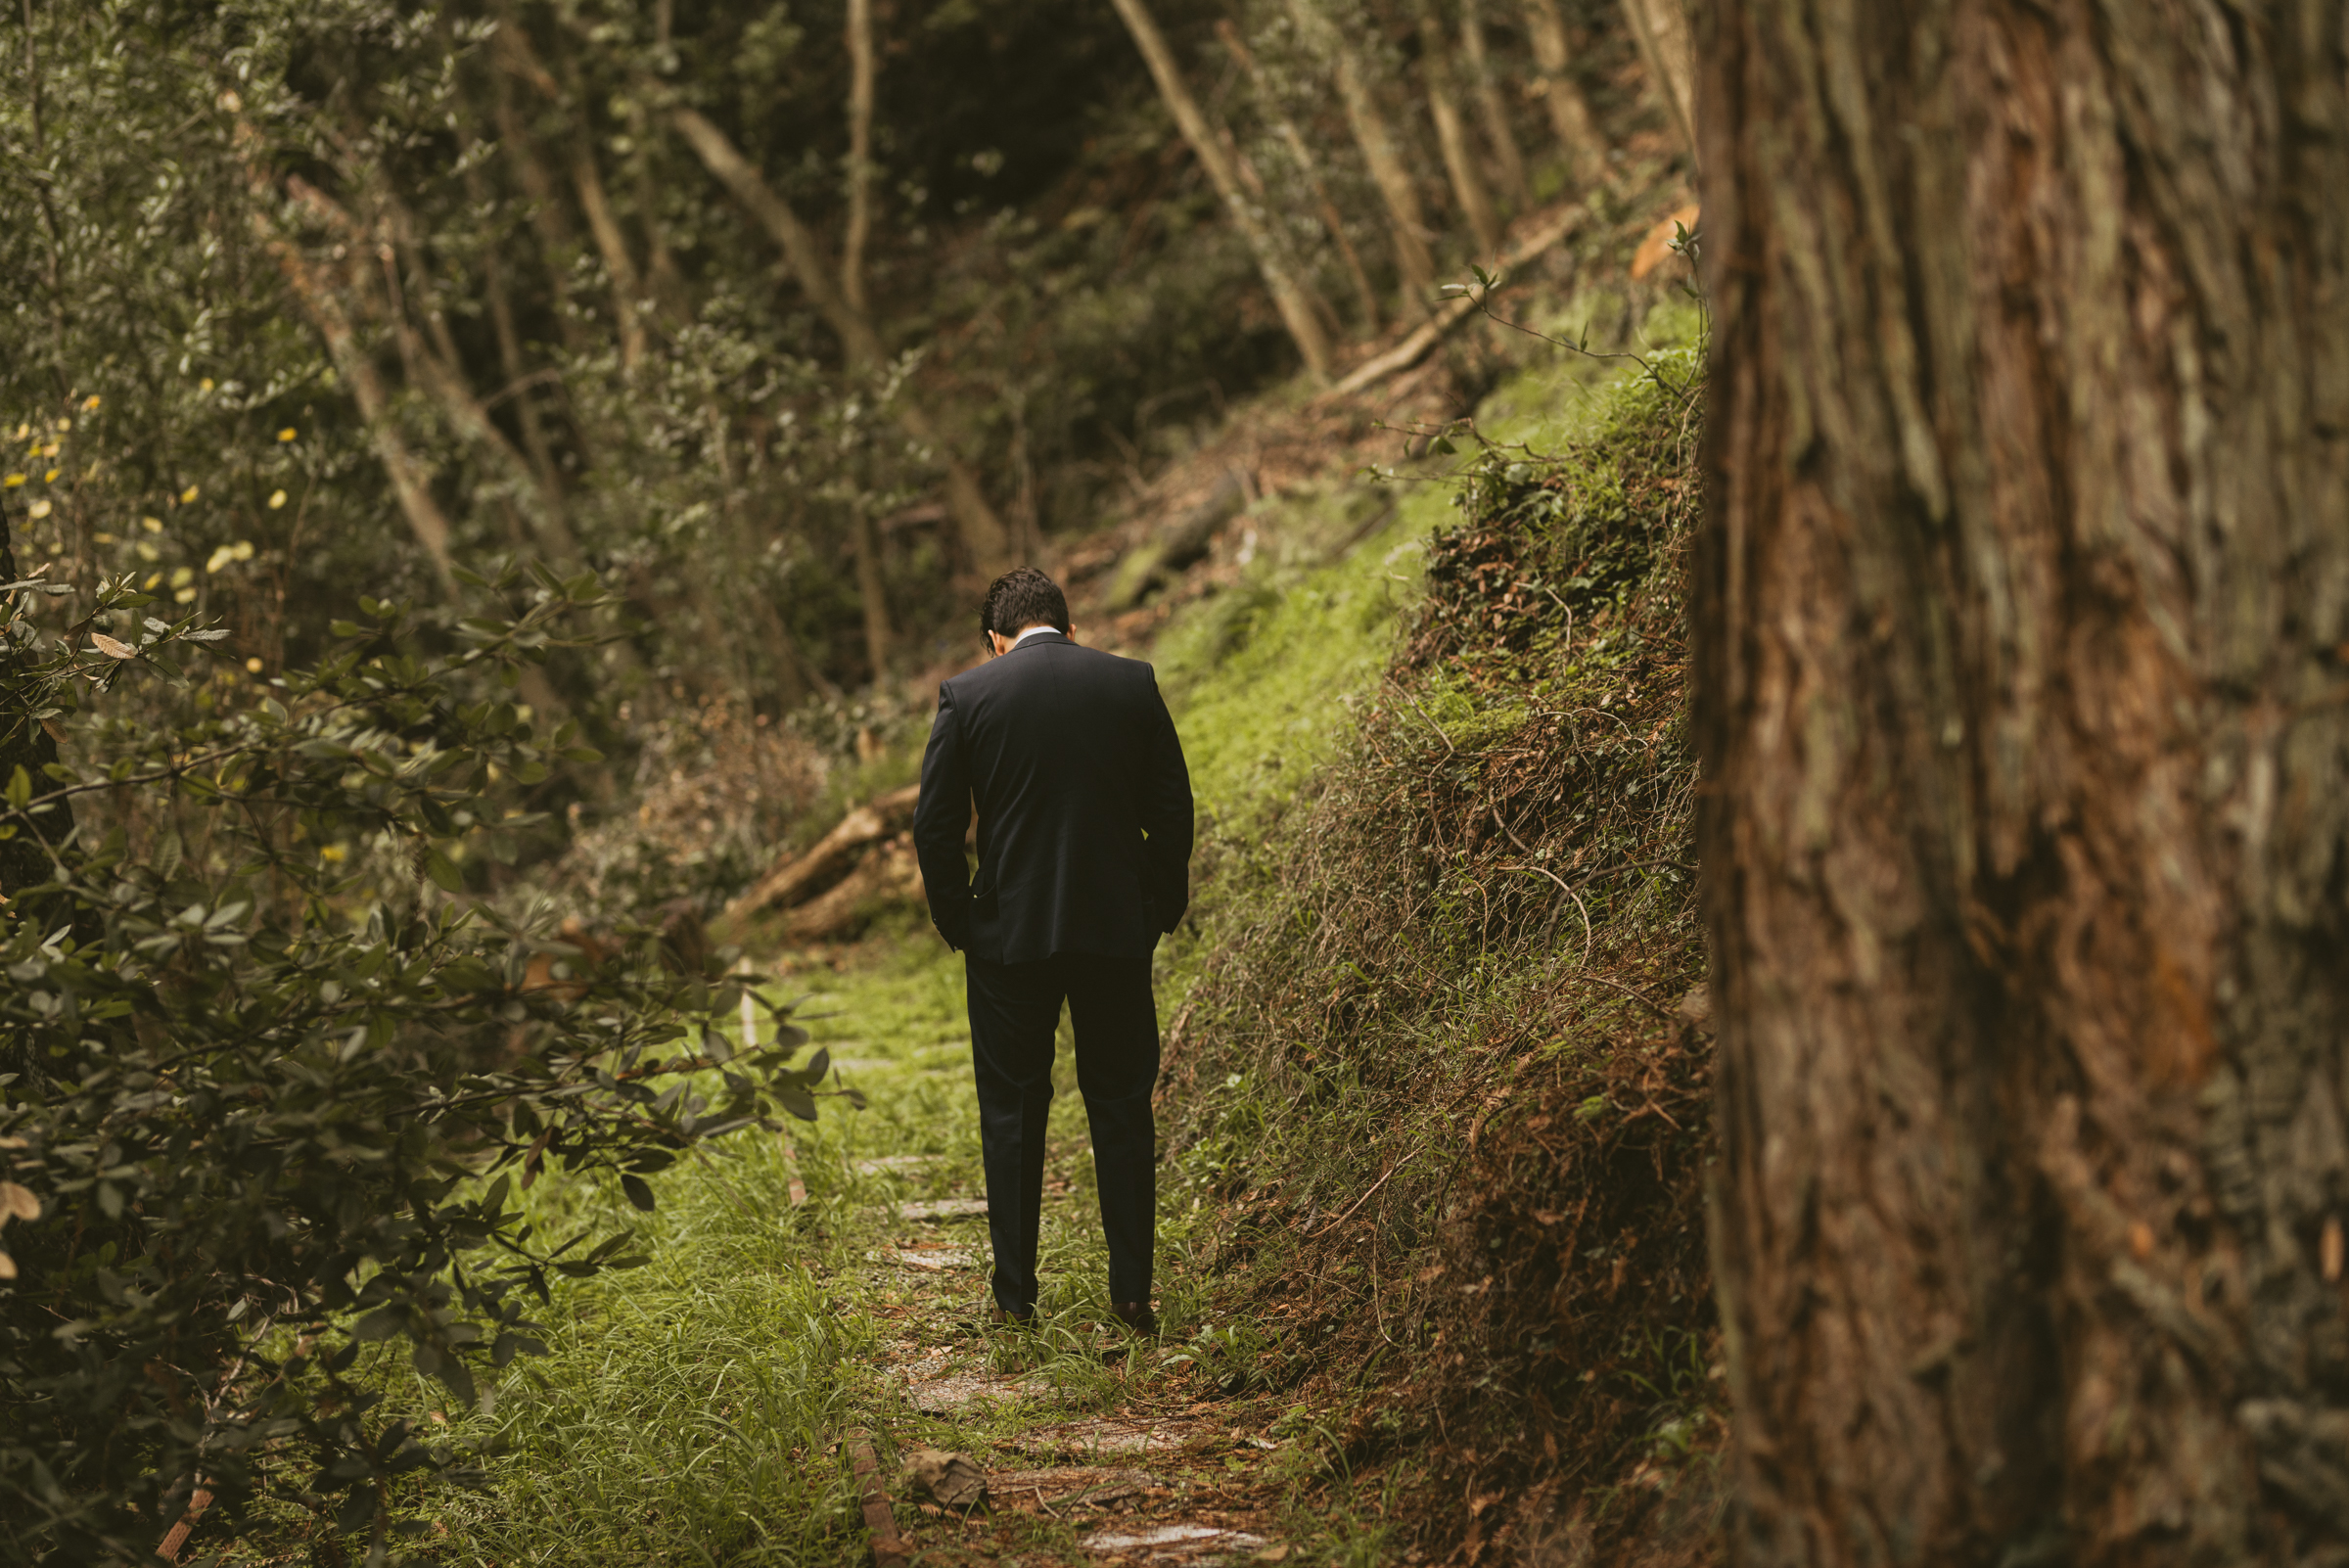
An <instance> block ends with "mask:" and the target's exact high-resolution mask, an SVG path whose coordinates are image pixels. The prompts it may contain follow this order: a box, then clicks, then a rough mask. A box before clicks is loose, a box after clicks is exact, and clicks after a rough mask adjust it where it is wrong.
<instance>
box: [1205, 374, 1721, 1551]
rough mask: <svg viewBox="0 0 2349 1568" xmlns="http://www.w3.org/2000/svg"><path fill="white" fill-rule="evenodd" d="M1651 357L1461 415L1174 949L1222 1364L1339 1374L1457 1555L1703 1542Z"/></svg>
mask: <svg viewBox="0 0 2349 1568" xmlns="http://www.w3.org/2000/svg"><path fill="white" fill-rule="evenodd" d="M1648 363H1649V365H1650V366H1651V367H1653V372H1661V374H1657V373H1652V372H1649V371H1642V372H1639V373H1635V374H1631V375H1625V376H1620V377H1618V378H1616V379H1615V380H1613V381H1612V382H1610V383H1609V384H1608V385H1607V386H1606V388H1605V389H1604V390H1603V391H1602V392H1599V393H1598V394H1597V395H1596V396H1595V398H1594V400H1593V401H1592V402H1591V403H1590V404H1589V407H1588V409H1587V410H1586V411H1585V417H1584V419H1583V420H1582V422H1581V426H1580V429H1579V430H1578V431H1577V433H1576V435H1575V438H1573V439H1572V440H1571V441H1570V442H1569V443H1567V444H1566V445H1564V446H1563V447H1562V448H1561V449H1558V450H1554V451H1539V450H1534V449H1531V448H1529V447H1524V446H1519V447H1514V448H1504V447H1500V446H1497V445H1487V446H1483V447H1481V448H1480V449H1478V451H1477V454H1476V455H1475V457H1474V458H1473V460H1472V461H1471V462H1470V463H1469V464H1468V466H1467V469H1466V473H1465V480H1464V489H1463V490H1462V492H1461V495H1460V500H1459V505H1460V508H1461V516H1460V518H1459V521H1458V522H1457V523H1456V524H1454V525H1453V526H1451V527H1449V528H1446V529H1443V530H1438V531H1437V532H1436V533H1435V534H1434V535H1433V536H1432V537H1431V538H1429V539H1428V541H1427V543H1426V546H1425V568H1424V582H1423V586H1422V587H1421V588H1420V591H1419V593H1418V594H1417V596H1416V597H1417V608H1416V610H1415V612H1412V613H1409V614H1408V618H1407V626H1408V629H1407V631H1406V632H1405V635H1404V636H1403V638H1402V640H1401V643H1400V646H1394V647H1393V652H1392V656H1391V658H1390V659H1389V661H1388V663H1387V666H1386V669H1385V670H1384V673H1383V675H1381V676H1380V677H1379V678H1378V681H1377V684H1376V687H1375V690H1374V692H1373V694H1372V695H1371V696H1370V697H1369V699H1368V700H1367V701H1365V702H1363V703H1361V704H1360V705H1359V711H1358V712H1357V714H1356V715H1355V719H1354V723H1353V728H1352V733H1351V735H1350V736H1348V735H1345V734H1343V733H1341V735H1340V738H1339V743H1338V744H1337V745H1336V746H1335V747H1334V748H1333V749H1332V750H1331V751H1330V752H1329V754H1328V760H1327V761H1326V762H1324V763H1323V764H1322V765H1321V766H1320V767H1319V769H1318V770H1317V771H1316V772H1314V773H1313V775H1312V777H1311V780H1310V782H1309V783H1307V784H1305V785H1304V786H1303V787H1302V788H1300V789H1298V790H1297V791H1296V792H1295V794H1294V795H1293V796H1291V797H1290V798H1289V799H1288V800H1287V802H1286V804H1285V807H1283V806H1278V805H1275V806H1274V807H1268V808H1267V809H1266V810H1264V811H1261V812H1259V813H1257V818H1256V819H1255V820H1253V821H1251V822H1250V823H1249V824H1248V827H1247V831H1245V832H1225V833H1221V834H1218V835H1217V836H1216V837H1215V839H1214V841H1213V842H1212V844H1211V846H1210V851H1209V856H1208V858H1209V860H1210V862H1211V863H1212V865H1213V869H1214V875H1213V876H1212V877H1211V878H1210V879H1208V881H1207V885H1206V891H1205V893H1204V895H1203V899H1202V907H1201V910H1200V914H1199V916H1198V918H1197V922H1196V925H1197V935H1196V936H1194V937H1193V938H1192V939H1190V941H1189V943H1188V944H1187V945H1186V946H1185V947H1184V948H1181V949H1178V950H1177V951H1176V953H1175V954H1174V965H1175V967H1176V968H1177V969H1179V970H1182V971H1186V972H1188V973H1190V974H1191V975H1193V976H1194V977H1195V978H1194V980H1193V984H1192V985H1191V987H1190V989H1189V992H1188V994H1187V997H1186V999H1185V1000H1184V1001H1183V1002H1182V1004H1181V1005H1180V1007H1179V1009H1178V1012H1177V1014H1176V1017H1175V1018H1174V1023H1173V1025H1172V1027H1171V1029H1170V1034H1169V1074H1168V1084H1167V1087H1166V1091H1165V1096H1164V1100H1165V1105H1166V1108H1167V1123H1166V1125H1167V1126H1168V1128H1169V1132H1170V1137H1171V1141H1172V1143H1173V1144H1174V1151H1175V1153H1174V1157H1175V1159H1176V1160H1177V1162H1178V1163H1179V1165H1180V1167H1181V1168H1182V1169H1183V1170H1184V1172H1185V1173H1186V1175H1187V1176H1188V1179H1189V1180H1190V1181H1191V1183H1192V1184H1193V1188H1194V1191H1195V1193H1196V1194H1197V1196H1198V1198H1199V1199H1201V1200H1203V1208H1204V1212H1205V1213H1207V1214H1208V1215H1209V1216H1210V1217H1211V1219H1210V1221H1209V1222H1208V1223H1207V1224H1206V1225H1205V1226H1204V1227H1203V1230H1204V1236H1203V1240H1204V1242H1205V1243H1206V1245H1207V1246H1208V1247H1209V1248H1210V1251H1211V1256H1212V1262H1213V1264H1214V1267H1215V1268H1216V1270H1217V1272H1218V1274H1219V1275H1220V1289H1221V1295H1222V1298H1223V1306H1224V1310H1226V1311H1229V1312H1235V1313H1240V1314H1245V1315H1247V1316H1249V1317H1251V1318H1253V1319H1254V1321H1255V1323H1256V1324H1257V1325H1258V1326H1257V1328H1256V1330H1255V1337H1254V1342H1253V1343H1252V1344H1251V1345H1250V1346H1248V1347H1247V1349H1246V1354H1245V1355H1243V1356H1235V1357H1233V1358H1231V1360H1233V1361H1234V1362H1235V1366H1234V1368H1233V1369H1231V1370H1230V1371H1227V1373H1226V1375H1227V1376H1241V1377H1245V1378H1252V1379H1255V1380H1257V1381H1258V1382H1260V1383H1262V1384H1264V1385H1266V1386H1269V1387H1280V1386H1298V1387H1300V1389H1301V1391H1304V1392H1310V1391H1312V1390H1313V1389H1319V1390H1320V1391H1321V1394H1322V1398H1323V1400H1324V1401H1325V1402H1327V1401H1332V1400H1339V1399H1341V1397H1342V1400H1343V1402H1344V1403H1347V1404H1350V1405H1351V1407H1352V1414H1351V1420H1350V1425H1349V1427H1348V1430H1347V1431H1346V1432H1345V1433H1343V1434H1342V1444H1341V1447H1342V1449H1343V1452H1344V1457H1345V1460H1346V1462H1347V1463H1349V1464H1351V1465H1353V1466H1355V1467H1356V1468H1357V1469H1358V1470H1360V1469H1364V1468H1367V1469H1368V1470H1371V1471H1375V1470H1377V1469H1378V1468H1379V1467H1381V1466H1392V1467H1393V1472H1394V1477H1395V1484H1396V1485H1397V1486H1398V1487H1400V1489H1401V1493H1400V1495H1401V1496H1402V1497H1403V1498H1404V1499H1406V1501H1407V1502H1408V1504H1409V1505H1407V1506H1405V1508H1404V1509H1403V1510H1402V1512H1401V1513H1400V1515H1398V1516H1397V1517H1398V1518H1399V1519H1400V1520H1402V1521H1405V1529H1406V1530H1407V1531H1408V1532H1409V1533H1410V1534H1411V1536H1412V1537H1413V1538H1414V1539H1413V1545H1415V1546H1416V1547H1417V1549H1419V1550H1421V1551H1425V1552H1430V1553H1434V1554H1438V1555H1447V1554H1449V1555H1455V1556H1457V1557H1458V1558H1460V1559H1461V1560H1469V1561H1473V1560H1476V1559H1477V1558H1479V1557H1480V1556H1484V1555H1487V1554H1495V1555H1498V1556H1502V1557H1508V1558H1516V1557H1523V1556H1526V1555H1528V1554H1529V1553H1545V1552H1548V1551H1552V1550H1555V1551H1559V1552H1561V1553H1563V1554H1567V1555H1574V1554H1576V1553H1579V1552H1588V1551H1591V1550H1604V1551H1607V1552H1608V1554H1609V1560H1620V1554H1621V1553H1622V1552H1623V1551H1625V1550H1626V1549H1628V1548H1631V1547H1633V1546H1635V1545H1637V1546H1638V1547H1639V1548H1640V1552H1641V1553H1643V1554H1644V1555H1645V1556H1647V1557H1652V1558H1654V1559H1656V1560H1662V1559H1665V1558H1670V1557H1674V1556H1679V1555H1690V1554H1696V1555H1701V1554H1702V1553H1703V1552H1705V1551H1707V1550H1708V1549H1709V1546H1708V1545H1707V1543H1708V1542H1709V1540H1710V1537H1711V1531H1710V1523H1711V1520H1710V1511H1711V1508H1712V1502H1711V1499H1712V1498H1713V1497H1714V1496H1715V1489H1714V1487H1713V1486H1712V1485H1711V1482H1710V1465H1711V1460H1710V1457H1709V1455H1710V1454H1711V1453H1712V1452H1713V1451H1714V1449H1715V1448H1717V1446H1718V1436H1719V1431H1720V1419H1721V1413H1720V1412H1721V1400H1720V1396H1719V1391H1718V1387H1717V1384H1716V1382H1715V1379H1714V1377H1713V1374H1712V1367H1713V1362H1714V1354H1713V1336H1714V1331H1713V1323H1712V1306H1711V1296H1710V1284H1709V1278H1708V1274H1707V1269H1706V1261H1705V1251H1704V1233H1703V1223H1702V1208H1703V1205H1702V1192H1701V1176H1700V1172H1701V1169H1702V1166H1703V1162H1704V1160H1705V1158H1706V1157H1707V1153H1708V1151H1709V1149H1710V1147H1711V1133H1710V1130H1709V1108H1710V1099H1711V1089H1710V1073H1711V1063H1710V1047H1709V1041H1708V1040H1707V1038H1705V1036H1704V1034H1703V1033H1702V1029H1701V1013H1702V1005H1701V999H1700V998H1701V991H1699V990H1698V988H1699V987H1700V986H1701V982H1702V979H1703V949H1702V944H1701V936H1700V932H1699V928H1698V925H1697V920H1696V911H1695V872H1694V865H1693V852H1692V849H1691V840H1690V828H1691V805H1692V797H1693V793H1694V789H1695V783H1696V779H1695V769H1694V764H1693V761H1692V760H1691V757H1690V754H1689V750H1688V745H1687V735H1686V692H1685V680H1686V671H1687V650H1686V645H1685V627H1684V616H1683V576H1684V563H1683V554H1684V549H1685V545H1686V542H1687V539H1688V535H1689V531H1690V529H1691V527H1692V525H1693V522H1694V518H1695V508H1696V501H1697V495H1696V483H1697V482H1696V468H1695V457H1696V438H1697V415H1696V405H1695V399H1694V394H1693V393H1692V392H1683V390H1682V389H1683V388H1684V387H1685V386H1686V385H1687V384H1688V383H1691V382H1693V380H1694V379H1695V377H1696V375H1697V372H1698V366H1699V363H1700V358H1699V354H1698V352H1697V350H1696V349H1695V348H1694V347H1693V346H1683V347H1678V348H1665V349H1661V350H1658V351H1656V352H1654V353H1651V354H1650V356H1649V360H1648ZM1451 439H1452V440H1453V442H1454V443H1455V444H1458V443H1460V442H1463V441H1465V440H1469V439H1473V434H1472V433H1471V432H1467V431H1465V430H1462V431H1460V432H1455V433H1454V434H1453V436H1452V438H1451ZM1390 646H1392V645H1390ZM1189 718H1190V715H1185V719H1186V729H1185V734H1186V738H1187V737H1188V736H1189V735H1190V734H1191V733H1192V729H1191V727H1190V724H1189ZM1347 1389H1352V1390H1356V1391H1359V1392H1358V1393H1345V1392H1344V1391H1345V1390H1347Z"/></svg>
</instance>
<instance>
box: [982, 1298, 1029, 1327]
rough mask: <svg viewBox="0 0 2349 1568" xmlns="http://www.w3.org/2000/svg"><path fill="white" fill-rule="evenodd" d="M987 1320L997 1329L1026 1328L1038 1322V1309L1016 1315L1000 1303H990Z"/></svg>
mask: <svg viewBox="0 0 2349 1568" xmlns="http://www.w3.org/2000/svg"><path fill="white" fill-rule="evenodd" d="M987 1320H988V1321H989V1322H990V1324H992V1325H993V1326H995V1327H997V1328H1026V1327H1028V1326H1029V1325H1030V1324H1031V1323H1033V1322H1035V1321H1036V1309H1035V1308H1033V1307H1031V1308H1030V1309H1029V1310H1028V1311H1026V1312H1024V1313H1015V1312H1012V1311H1010V1310H1009V1309H1008V1308H1006V1307H1005V1306H1004V1305H1003V1304H1002V1303H1001V1302H999V1301H990V1302H989V1303H988V1304H987Z"/></svg>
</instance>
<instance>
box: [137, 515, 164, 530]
mask: <svg viewBox="0 0 2349 1568" xmlns="http://www.w3.org/2000/svg"><path fill="white" fill-rule="evenodd" d="M139 527H141V528H143V529H145V530H147V531H148V532H150V533H161V532H162V531H163V520H162V519H161V518H160V517H143V518H141V519H139Z"/></svg>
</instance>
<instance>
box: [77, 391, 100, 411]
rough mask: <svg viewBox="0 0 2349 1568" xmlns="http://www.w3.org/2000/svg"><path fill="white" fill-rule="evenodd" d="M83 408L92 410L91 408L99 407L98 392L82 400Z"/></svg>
mask: <svg viewBox="0 0 2349 1568" xmlns="http://www.w3.org/2000/svg"><path fill="white" fill-rule="evenodd" d="M81 406H82V407H83V408H84V409H91V408H95V407H97V406H98V394H97V393H96V392H92V393H90V394H89V395H88V396H87V397H84V398H83V399H82V400H81Z"/></svg>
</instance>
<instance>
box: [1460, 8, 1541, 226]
mask: <svg viewBox="0 0 2349 1568" xmlns="http://www.w3.org/2000/svg"><path fill="white" fill-rule="evenodd" d="M1460 60H1461V61H1462V63H1463V64H1464V65H1465V66H1466V67H1467V70H1468V88H1469V91H1471V92H1472V93H1474V94H1475V95H1476V113H1477V117H1478V118H1479V119H1481V120H1483V121H1484V122H1485V144H1486V145H1487V146H1489V147H1491V148H1492V149H1493V166H1494V167H1495V169H1497V171H1498V172H1499V174H1500V184H1501V189H1502V190H1503V191H1504V192H1506V193H1507V195H1508V198H1509V200H1510V201H1512V202H1514V203H1516V204H1517V207H1518V209H1519V210H1521V211H1522V210H1523V209H1524V208H1528V207H1530V206H1532V205H1533V200H1534V194H1533V187H1532V185H1530V184H1529V183H1527V181H1526V177H1525V153H1524V151H1523V150H1522V149H1520V148H1519V147H1518V145H1517V132H1516V131H1515V130H1514V129H1512V128H1511V127H1510V125H1509V105H1508V101H1507V100H1506V99H1505V98H1503V97H1502V96H1501V91H1500V82H1499V79H1498V78H1497V77H1496V76H1495V75H1494V73H1493V60H1492V54H1491V50H1490V48H1489V47H1488V45H1487V42H1486V39H1485V8H1484V3H1483V0H1460Z"/></svg>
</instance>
